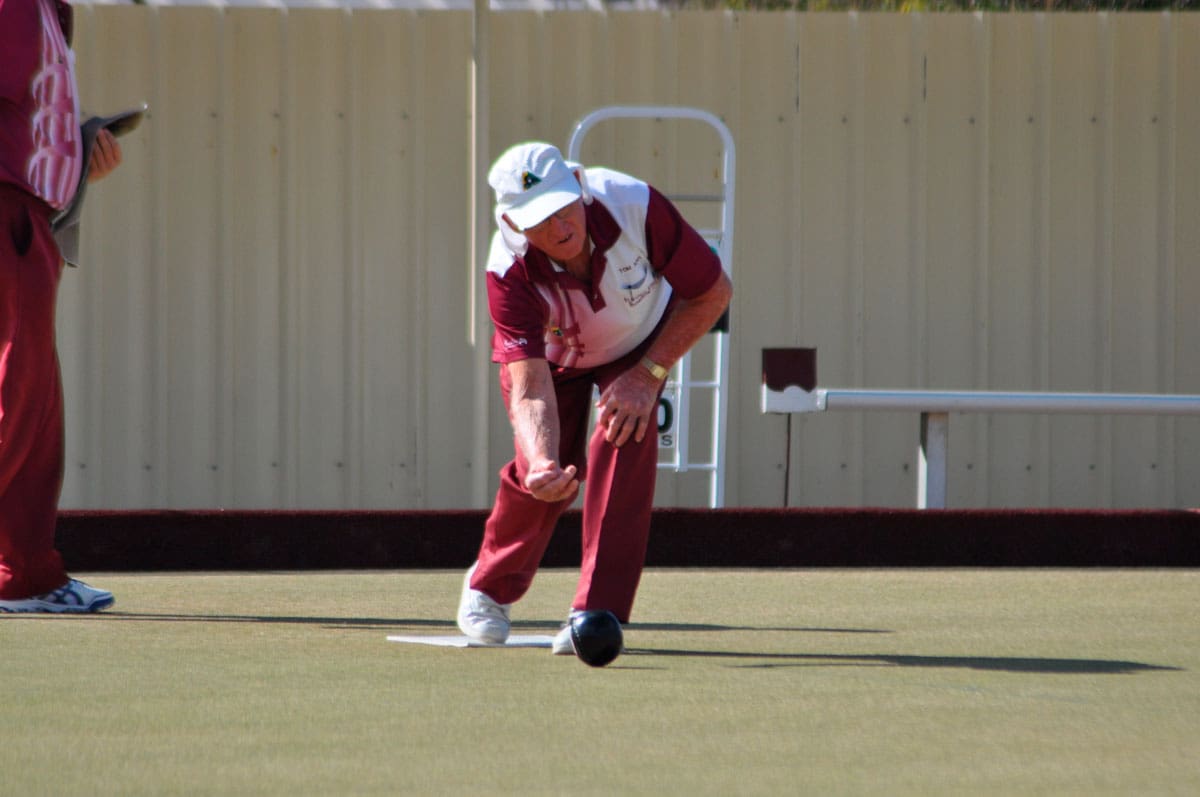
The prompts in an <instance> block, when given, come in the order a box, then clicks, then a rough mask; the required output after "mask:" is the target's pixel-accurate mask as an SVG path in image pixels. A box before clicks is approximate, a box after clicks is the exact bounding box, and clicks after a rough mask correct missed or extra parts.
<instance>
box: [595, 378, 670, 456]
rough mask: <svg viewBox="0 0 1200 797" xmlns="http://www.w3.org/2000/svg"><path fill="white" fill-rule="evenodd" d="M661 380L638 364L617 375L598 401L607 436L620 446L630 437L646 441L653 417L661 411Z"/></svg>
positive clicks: (597, 404)
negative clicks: (659, 407) (659, 393)
mask: <svg viewBox="0 0 1200 797" xmlns="http://www.w3.org/2000/svg"><path fill="white" fill-rule="evenodd" d="M661 384H662V383H661V382H659V381H658V380H657V379H655V378H654V376H653V375H652V374H651V373H650V372H649V371H647V370H646V369H645V368H643V367H642V366H641V365H634V366H633V367H632V368H630V369H629V370H628V371H626V372H625V373H623V374H621V375H620V376H618V377H617V378H616V379H614V380H613V382H612V384H611V385H609V386H608V387H607V388H606V389H605V391H604V392H603V393H601V394H600V399H599V401H597V402H596V407H598V408H599V409H600V425H601V426H603V427H604V439H605V440H607V441H608V442H610V443H612V444H613V445H615V446H616V447H617V448H620V447H621V446H623V445H625V442H626V441H627V440H629V438H630V437H632V438H633V439H634V440H635V441H637V442H639V443H640V442H642V439H643V438H645V436H646V432H647V431H649V429H650V424H651V417H652V416H655V415H656V414H657V411H658V389H659V387H661ZM655 421H656V422H657V418H656V419H655ZM656 425H657V423H656Z"/></svg>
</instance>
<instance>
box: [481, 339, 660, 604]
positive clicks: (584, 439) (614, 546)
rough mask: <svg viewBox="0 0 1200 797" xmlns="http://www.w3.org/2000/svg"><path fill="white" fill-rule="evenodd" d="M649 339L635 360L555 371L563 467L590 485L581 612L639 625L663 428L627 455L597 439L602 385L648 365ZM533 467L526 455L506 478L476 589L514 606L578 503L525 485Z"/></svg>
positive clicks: (507, 385)
mask: <svg viewBox="0 0 1200 797" xmlns="http://www.w3.org/2000/svg"><path fill="white" fill-rule="evenodd" d="M648 345H649V341H647V342H646V343H644V344H643V345H642V346H639V347H638V349H636V350H635V351H634V352H631V353H630V354H629V355H627V356H626V357H623V358H621V359H620V360H617V361H616V362H613V363H609V364H608V365H604V366H601V367H599V368H596V369H594V370H571V371H569V372H565V373H558V372H555V374H554V388H555V394H556V397H557V400H558V418H559V430H560V441H559V447H560V456H559V464H560V465H562V466H563V467H566V466H567V465H575V467H576V468H577V469H578V474H579V478H580V479H581V480H583V479H584V477H585V476H586V479H587V481H586V484H585V485H584V488H583V540H582V542H583V561H582V563H581V567H580V573H579V584H578V587H577V589H576V592H575V599H574V601H573V602H572V603H571V608H572V609H608V610H609V611H611V612H612V613H613V614H615V615H616V616H617V619H619V620H620V621H621V622H622V623H627V622H629V616H630V613H631V611H632V610H633V600H634V596H635V595H636V593H637V588H638V582H639V581H640V580H641V577H642V568H643V566H644V564H645V560H646V542H647V539H648V538H649V535H650V509H651V506H652V505H653V503H654V480H655V476H656V474H657V467H658V436H657V435H656V434H655V433H654V430H653V428H652V429H651V430H650V432H649V433H648V434H647V435H646V436H645V437H644V438H643V439H642V442H641V443H638V442H635V441H634V440H633V439H632V438H631V439H630V440H629V441H628V442H626V443H625V445H623V446H621V447H620V448H617V447H616V446H614V445H612V444H611V443H609V442H608V441H607V440H605V439H604V430H603V429H602V428H600V427H599V426H597V427H596V428H595V429H594V430H593V431H592V434H591V440H590V442H589V441H588V427H589V426H590V423H591V418H592V405H593V395H592V385H593V384H595V385H598V386H599V388H600V390H601V391H603V390H604V389H605V388H606V387H607V386H608V385H609V383H611V382H612V381H613V380H614V379H616V378H617V376H619V375H620V374H621V373H623V372H625V371H626V370H628V369H629V368H630V367H631V366H633V365H634V364H635V363H637V362H638V360H639V359H640V358H641V356H642V352H643V351H644V350H645V348H646V347H647V346H648ZM511 387H512V385H511V382H510V380H509V378H508V369H507V368H503V367H502V368H501V369H500V389H501V392H502V393H503V395H504V405H505V406H506V407H508V406H509V399H510V391H511ZM527 469H528V463H527V462H526V461H525V457H524V455H523V454H522V453H521V450H520V447H519V446H517V447H516V457H515V458H514V459H513V460H512V461H511V462H509V463H508V464H507V465H505V466H504V468H503V469H501V471H500V489H499V491H498V492H497V494H496V503H495V505H494V506H493V508H492V512H491V514H490V516H489V517H488V520H487V524H486V525H485V527H484V533H483V544H482V545H481V546H480V550H479V564H478V566H477V567H476V568H475V573H474V575H473V576H472V578H471V587H472V589H477V590H481V591H482V592H486V593H487V594H488V595H489V596H491V597H492V599H493V600H496V601H498V602H500V603H514V602H515V601H517V600H518V599H519V598H521V596H523V595H524V594H525V593H526V591H528V589H529V586H530V585H531V584H532V583H533V577H534V575H535V574H536V573H537V568H538V565H539V564H540V562H541V560H542V555H543V554H544V553H545V552H546V546H547V545H549V543H550V537H551V535H552V534H553V533H554V526H555V523H556V522H557V521H558V518H559V516H560V515H561V514H562V513H563V511H564V510H565V509H566V508H567V507H568V506H570V505H571V503H572V501H560V502H558V503H553V504H551V503H546V502H544V501H539V500H538V499H536V498H534V497H533V496H532V495H530V494H529V492H528V491H527V490H526V489H525V487H524V481H525V475H526V472H527Z"/></svg>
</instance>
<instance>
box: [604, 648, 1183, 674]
mask: <svg viewBox="0 0 1200 797" xmlns="http://www.w3.org/2000/svg"><path fill="white" fill-rule="evenodd" d="M626 655H630V656H697V657H703V658H724V659H755V660H762V659H767V660H768V661H766V662H764V663H759V664H745V665H739V666H744V667H758V668H770V667H819V666H822V665H833V666H869V667H954V668H960V669H966V670H993V671H1002V672H1028V673H1050V674H1060V675H1127V674H1130V673H1136V672H1148V671H1155V670H1158V671H1168V672H1181V671H1182V668H1181V667H1165V666H1161V665H1158V664H1143V663H1142V662H1137V661H1118V660H1108V659H1043V658H1033V657H1009V656H903V655H899V654H890V653H864V654H844V653H752V652H737V651H728V650H662V649H658V648H636V649H634V648H631V649H630V650H629V651H628V652H627V654H626Z"/></svg>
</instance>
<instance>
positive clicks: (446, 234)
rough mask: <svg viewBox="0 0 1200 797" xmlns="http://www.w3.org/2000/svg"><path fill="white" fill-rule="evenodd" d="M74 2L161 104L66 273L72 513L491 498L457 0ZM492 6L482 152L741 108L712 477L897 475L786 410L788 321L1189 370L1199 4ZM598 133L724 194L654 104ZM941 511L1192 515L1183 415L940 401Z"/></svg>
mask: <svg viewBox="0 0 1200 797" xmlns="http://www.w3.org/2000/svg"><path fill="white" fill-rule="evenodd" d="M77 17H78V20H77V27H78V34H77V37H76V42H75V48H76V51H77V54H78V59H79V60H78V64H79V71H80V74H81V83H82V89H83V94H84V103H85V105H86V106H88V107H89V108H92V109H94V110H96V111H101V112H110V111H114V110H117V109H119V108H121V107H126V106H129V105H132V104H134V103H136V102H140V101H143V100H145V101H147V102H148V103H149V104H150V106H151V115H150V118H149V120H148V121H147V122H146V123H145V124H143V126H142V127H141V128H140V129H139V130H138V131H136V132H135V133H134V134H133V135H132V136H131V137H130V138H129V139H128V140H126V141H125V142H124V151H125V155H126V158H125V161H126V162H125V165H124V166H123V167H122V168H121V169H120V170H119V171H118V172H117V173H116V174H114V175H113V176H112V177H110V178H109V179H108V180H106V181H104V182H103V183H101V184H99V185H97V186H95V187H94V188H93V190H92V191H90V192H89V207H88V210H87V212H86V215H85V229H84V250H83V265H82V267H81V268H80V269H79V270H77V271H76V270H71V271H69V272H68V273H67V274H66V275H65V278H64V281H63V286H62V292H61V300H60V307H59V328H60V335H61V338H60V349H61V355H62V361H63V368H64V375H65V380H66V389H67V394H68V396H67V401H68V419H67V422H68V463H67V478H66V485H65V488H64V496H63V505H64V506H66V507H107V508H139V507H170V508H194V507H231V508H232V507H239V508H256V507H296V508H304V507H308V508H341V507H351V508H373V507H388V508H450V507H453V508H462V507H469V506H473V505H483V504H485V503H486V502H487V499H488V498H489V497H490V494H491V491H492V490H493V489H494V485H495V476H494V474H495V471H496V470H497V469H498V468H499V467H500V465H501V464H502V463H503V462H504V461H505V460H506V459H507V457H508V456H509V452H510V442H509V430H508V427H507V422H506V420H505V418H504V415H503V412H502V409H501V408H500V406H499V399H498V397H497V396H496V389H495V386H494V384H493V382H494V372H493V371H492V369H490V368H487V369H485V368H483V367H481V363H482V362H483V360H482V356H483V355H482V351H481V350H480V349H479V348H477V347H475V346H474V345H473V344H472V341H471V339H470V337H471V331H472V330H473V329H475V328H478V327H479V324H478V319H474V318H472V317H471V303H470V299H471V297H472V296H473V295H475V294H474V292H475V291H476V290H477V286H476V283H475V281H474V279H473V274H472V270H471V269H472V266H471V264H470V263H469V262H468V261H469V256H470V251H471V236H472V216H471V212H472V203H471V197H470V188H471V181H472V171H471V161H470V158H469V152H470V147H471V141H472V129H473V128H472V124H473V121H474V119H475V113H474V109H473V108H472V93H471V75H472V52H473V50H472V47H473V41H472V35H473V34H472V31H473V26H472V17H471V14H470V13H469V12H461V11H441V12H424V11H403V10H354V11H352V12H351V11H346V10H336V9H303V10H296V9H292V10H285V9H279V8H263V9H245V8H239V9H221V8H214V7H159V8H154V7H136V6H87V5H84V6H80V7H79V9H78V12H77ZM487 23H488V24H487V26H486V30H487V31H488V32H489V35H490V36H489V53H490V58H489V61H488V64H489V74H488V75H487V78H486V92H484V94H483V95H482V96H486V97H487V98H489V102H488V105H487V108H486V109H483V110H484V111H485V112H486V120H487V128H486V129H487V141H488V147H489V149H490V151H489V152H488V153H485V156H484V157H485V160H490V158H491V157H492V156H494V155H495V154H497V153H499V152H500V151H501V150H502V149H503V148H504V147H505V146H507V145H508V144H510V143H512V142H514V141H516V140H520V139H525V138H543V139H549V140H552V141H555V142H557V143H558V144H560V146H565V143H566V137H567V135H568V134H569V132H570V130H571V127H572V125H573V123H574V122H575V120H576V119H578V118H579V117H580V116H582V115H583V114H584V113H586V112H588V111H590V110H592V109H594V108H596V107H598V106H602V105H609V104H646V103H653V104H679V105H689V106H696V107H701V108H704V109H706V110H709V111H712V112H714V113H716V114H718V115H720V116H721V118H722V119H724V120H725V121H726V123H727V124H728V125H729V126H730V128H731V129H732V130H733V133H734V136H735V139H736V141H737V147H738V152H737V154H738V171H737V177H738V179H737V186H736V190H737V208H738V211H737V218H736V231H735V247H736V249H735V264H734V274H735V282H736V291H737V295H736V298H735V304H734V308H733V325H734V326H733V335H732V345H733V356H732V377H733V379H732V385H733V388H732V391H731V395H730V401H731V404H730V416H729V428H730V439H729V449H728V452H729V453H728V462H729V474H728V479H727V484H726V495H727V504H729V505H740V506H778V505H780V504H781V502H782V501H783V497H784V495H785V492H786V494H787V495H788V496H789V500H790V501H791V503H792V504H797V505H841V506H855V505H872V506H910V505H912V503H913V500H914V487H913V483H914V479H915V475H914V474H915V445H916V442H915V441H916V426H917V420H916V418H915V417H909V416H904V415H900V416H891V415H886V414H878V415H870V416H863V415H855V414H848V415H836V416H831V415H818V416H814V417H806V418H796V419H794V420H793V421H792V422H791V424H790V425H789V424H788V421H787V419H785V418H784V417H779V416H763V415H762V414H760V412H759V405H758V386H759V352H760V350H761V349H762V348H763V347H765V346H791V345H804V346H816V347H817V348H818V350H819V361H820V362H819V373H820V378H821V383H822V384H824V385H827V386H839V387H850V386H864V387H947V388H966V389H972V388H974V389H1020V390H1039V389H1044V390H1087V391H1099V390H1115V391H1122V392H1181V393H1182V392H1186V393H1200V346H1198V343H1200V314H1198V313H1197V312H1196V307H1197V306H1200V263H1198V262H1197V261H1198V259H1200V257H1198V256H1200V224H1198V222H1200V148H1197V147H1196V146H1195V143H1196V141H1197V140H1198V139H1200V15H1198V14H1138V15H1132V14H1130V15H1123V14H1077V15H1075V14H1073V15H1043V14H1004V15H971V14H952V15H886V14H879V15H876V14H861V15H860V14H841V13H839V14H791V13H737V14H735V13H723V12H695V13H660V12H619V13H616V12H614V13H608V14H604V13H596V12H553V13H544V14H542V13H533V12H508V13H494V14H491V15H490V16H489V18H488V20H487ZM584 154H585V158H584V159H585V161H586V162H588V163H597V164H599V163H603V164H605V165H612V166H617V167H618V168H624V169H627V170H630V171H632V172H634V173H636V174H638V175H640V176H643V177H645V178H647V179H649V180H650V181H651V182H653V183H655V184H656V185H660V186H662V187H664V188H668V189H673V188H674V189H678V190H682V191H685V192H695V193H702V192H703V191H704V189H705V188H706V186H708V185H709V184H710V183H711V182H712V181H713V180H715V172H716V166H717V157H718V155H719V146H718V142H717V141H716V140H715V138H713V139H712V140H709V139H707V138H705V137H704V136H702V135H701V136H697V135H694V134H693V133H692V132H690V131H689V130H687V129H684V128H682V127H679V126H677V124H676V123H666V122H657V123H656V122H648V123H637V124H631V125H629V126H616V127H614V128H612V129H609V130H607V131H605V132H603V133H601V134H600V135H598V136H597V137H595V138H594V139H593V140H592V143H591V144H590V146H589V147H588V149H587V150H586V151H585V153H584ZM481 398H482V400H481ZM481 406H487V407H488V408H489V409H488V410H487V416H486V417H479V415H480V413H479V411H478V410H477V408H478V407H481ZM789 429H790V434H788V431H789ZM485 450H486V451H487V455H486V461H484V460H483V457H482V456H481V454H480V452H482V451H485ZM693 477H695V478H693ZM481 487H482V489H481ZM706 495H707V491H706V481H705V479H704V478H703V477H701V476H698V475H697V474H681V475H678V476H677V475H674V474H666V473H664V474H662V476H661V477H660V488H659V503H660V504H663V505H681V506H698V505H703V503H704V501H705V497H706ZM949 502H950V505H951V506H1083V507H1105V506H1116V507H1140V506H1196V505H1200V420H1195V419H1174V420H1171V419H1156V418H1107V417H1079V418H1075V417H1067V418H1057V417H1056V418H1049V417H1023V416H997V417H987V416H962V417H961V418H960V417H956V418H955V419H954V420H953V421H952V424H951V446H950V496H949Z"/></svg>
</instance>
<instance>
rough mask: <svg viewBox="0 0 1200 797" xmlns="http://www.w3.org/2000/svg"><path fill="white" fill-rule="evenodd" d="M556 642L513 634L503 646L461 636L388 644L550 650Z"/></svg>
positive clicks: (407, 639)
mask: <svg viewBox="0 0 1200 797" xmlns="http://www.w3.org/2000/svg"><path fill="white" fill-rule="evenodd" d="M553 641H554V637H553V636H549V635H547V634H513V635H512V636H510V637H509V638H508V641H507V642H505V643H504V644H503V645H489V644H486V643H484V642H476V641H475V640H473V639H467V638H466V637H465V636H463V635H461V634H459V635H457V636H389V637H388V642H413V643H415V644H418V645H437V646H439V647H444V648H548V647H550V644H551V643H552V642H553Z"/></svg>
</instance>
